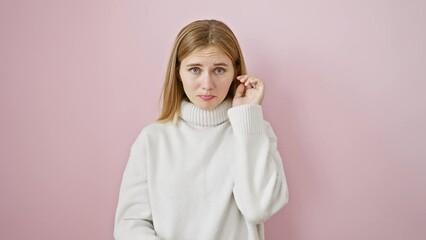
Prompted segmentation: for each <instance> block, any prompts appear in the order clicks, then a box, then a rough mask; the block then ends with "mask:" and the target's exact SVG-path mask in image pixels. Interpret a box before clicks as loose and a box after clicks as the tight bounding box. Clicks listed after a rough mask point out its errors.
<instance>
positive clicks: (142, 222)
mask: <svg viewBox="0 0 426 240" xmlns="http://www.w3.org/2000/svg"><path fill="white" fill-rule="evenodd" d="M264 88H265V87H264V83H263V81H262V80H260V79H258V78H256V77H253V76H250V75H247V74H246V67H245V63H244V59H243V55H242V52H241V49H240V46H239V44H238V41H237V39H236V37H235V36H234V34H233V33H232V31H231V30H230V29H229V28H228V26H226V25H225V24H224V23H222V22H219V21H216V20H203V21H195V22H192V23H190V24H189V25H187V26H186V27H184V28H183V29H182V30H181V31H180V32H179V34H178V36H177V38H176V42H175V44H174V47H173V50H172V54H171V56H170V60H169V65H168V68H167V74H166V79H165V83H164V89H163V95H162V96H163V108H162V112H161V115H160V117H159V119H158V121H157V123H154V124H151V125H149V126H147V127H145V128H144V129H143V130H142V131H141V133H140V134H139V136H138V137H137V139H136V140H135V142H134V144H133V145H132V148H131V152H130V157H129V160H128V163H127V167H126V169H125V172H124V176H123V180H122V184H121V189H120V196H119V202H118V206H117V212H116V220H115V229H114V236H115V239H117V240H118V239H120V240H137V239H138V240H139V239H163V240H169V239H173V240H181V239H190V240H192V239H193V240H204V239H211V240H213V239H218V240H223V239H235V240H255V239H256V240H257V239H264V228H263V223H264V222H265V221H266V220H267V219H268V218H269V217H271V216H272V215H273V214H275V213H276V212H277V211H278V210H279V209H281V208H282V207H283V206H284V205H285V204H286V203H287V201H288V189H287V181H286V178H285V175H284V170H283V166H282V162H281V158H280V154H279V152H278V150H277V139H276V136H275V134H274V132H273V130H272V128H271V126H270V125H269V123H267V122H266V121H265V120H264V119H263V116H262V107H261V103H262V99H263V95H264Z"/></svg>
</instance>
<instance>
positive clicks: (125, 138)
mask: <svg viewBox="0 0 426 240" xmlns="http://www.w3.org/2000/svg"><path fill="white" fill-rule="evenodd" d="M260 2H261V3H260ZM425 9H426V2H425V1H421V0H418V1H415V0H412V1H406V0H394V1H388V0H369V1H356V0H352V1H338V0H334V1H333V0H321V1H319V0H299V1H278V0H277V1H242V0H241V1H205V2H200V1H195V0H193V1H189V0H181V1H169V3H163V2H161V1H136V0H133V1H100V0H79V1H76V0H73V1H71V0H69V1H58V0H50V1H48V0H38V1H29V0H28V1H23V0H2V1H1V2H0V31H1V37H0V79H1V82H0V112H1V124H0V147H1V151H0V159H1V161H0V193H1V197H0V233H1V239H8V240H18V239H19V240H21V239H37V240H38V239H40V240H41V239H43V240H44V239H61V240H75V239H79V240H85V239H88V240H89V239H90V240H93V239H113V237H112V231H113V221H114V220H113V219H114V214H115V207H116V204H117V194H118V190H119V184H120V181H121V176H122V173H123V170H124V165H125V163H126V161H127V157H128V154H129V150H130V145H131V143H132V142H133V141H134V139H135V137H136V135H137V134H138V133H139V130H140V129H141V128H142V127H143V126H144V125H146V124H147V123H150V122H152V121H153V120H154V119H155V118H156V117H157V115H158V112H159V95H160V90H161V85H162V82H163V77H164V73H165V68H166V65H167V58H168V55H169V52H170V50H171V47H172V43H173V40H174V38H175V36H176V34H177V32H178V30H179V29H180V28H182V27H183V26H184V25H186V24H187V23H189V22H191V21H193V20H196V19H206V18H216V19H220V20H223V21H225V22H226V23H227V24H228V25H229V26H230V27H231V28H232V29H233V30H234V32H235V34H236V35H237V37H238V38H239V40H240V43H241V45H242V48H243V52H244V53H245V57H246V60H247V65H248V69H249V72H250V73H251V74H253V75H256V76H259V77H261V78H262V79H264V80H265V81H266V84H267V92H266V96H265V101H264V104H263V106H264V114H265V116H266V118H267V120H268V121H270V122H271V123H272V125H273V126H274V129H275V132H276V134H277V135H278V139H279V149H280V150H281V152H282V156H283V162H284V165H285V169H286V174H287V178H288V182H289V187H290V202H289V204H288V205H287V207H285V208H284V209H283V210H282V211H280V212H279V213H278V214H277V215H275V216H274V217H273V218H272V219H271V220H270V221H269V222H268V223H267V224H266V236H267V239H268V240H281V239H289V240H330V239H344V240H359V239H374V240H376V239H383V240H385V239H386V240H397V239H398V240H399V239H410V240H417V239H418V240H420V239H425V238H426V225H425V224H426V206H425V203H426V174H425V173H426V172H425V169H426V161H425V160H426V150H425V147H426V139H425V136H426V128H425V123H426V104H425V103H426V96H425V94H424V92H425V90H426V82H425V81H426V44H425V42H426V28H425V23H426V14H425Z"/></svg>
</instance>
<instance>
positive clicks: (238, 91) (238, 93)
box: [235, 83, 245, 98]
mask: <svg viewBox="0 0 426 240" xmlns="http://www.w3.org/2000/svg"><path fill="white" fill-rule="evenodd" d="M244 91H245V87H244V84H242V83H241V84H239V85H238V87H237V89H236V90H235V97H238V98H240V97H243V96H244Z"/></svg>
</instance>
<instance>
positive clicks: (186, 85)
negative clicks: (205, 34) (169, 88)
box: [179, 46, 234, 110]
mask: <svg viewBox="0 0 426 240" xmlns="http://www.w3.org/2000/svg"><path fill="white" fill-rule="evenodd" d="M179 75H180V78H181V80H182V84H183V89H184V91H185V93H186V96H188V98H189V100H190V101H191V102H192V103H193V104H194V105H195V106H197V107H199V108H202V109H204V110H212V109H214V108H216V107H217V106H218V105H219V104H220V103H221V102H222V101H223V100H224V99H225V97H226V95H227V94H228V90H229V87H230V86H231V83H232V81H233V79H234V67H233V64H232V61H231V59H230V58H229V57H228V56H226V54H225V53H224V52H223V51H221V50H220V49H219V48H217V47H214V46H209V47H206V48H202V49H200V50H198V51H195V52H193V53H191V54H190V55H188V56H187V57H186V58H184V59H183V60H182V62H181V65H180V68H179Z"/></svg>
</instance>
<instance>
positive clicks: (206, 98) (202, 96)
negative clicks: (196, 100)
mask: <svg viewBox="0 0 426 240" xmlns="http://www.w3.org/2000/svg"><path fill="white" fill-rule="evenodd" d="M199 97H200V98H201V99H202V100H204V101H210V100H212V99H213V98H214V96H213V95H199Z"/></svg>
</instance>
